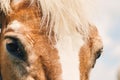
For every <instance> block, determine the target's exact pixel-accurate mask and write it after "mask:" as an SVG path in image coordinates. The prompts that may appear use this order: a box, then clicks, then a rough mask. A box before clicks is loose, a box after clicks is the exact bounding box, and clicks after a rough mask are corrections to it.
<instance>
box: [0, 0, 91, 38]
mask: <svg viewBox="0 0 120 80" xmlns="http://www.w3.org/2000/svg"><path fill="white" fill-rule="evenodd" d="M10 1H11V0H0V8H1V10H2V11H3V12H4V13H5V14H9V13H10V12H12V11H13V10H12V8H11V6H10ZM36 1H37V3H38V5H39V7H40V8H41V9H42V14H43V16H42V21H41V24H43V23H44V22H45V19H47V24H46V27H48V26H49V27H50V30H49V34H51V31H54V33H55V35H56V38H57V39H58V38H61V37H63V36H64V35H74V34H76V33H80V34H82V35H83V37H87V36H88V33H89V28H88V26H89V24H90V20H89V19H88V16H87V15H86V13H87V14H89V13H88V12H87V7H88V4H89V2H90V1H89V0H36ZM32 2H34V0H31V4H32ZM87 3H88V4H87ZM86 6H87V7H86Z"/></svg>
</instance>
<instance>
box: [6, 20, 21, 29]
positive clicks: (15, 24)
mask: <svg viewBox="0 0 120 80" xmlns="http://www.w3.org/2000/svg"><path fill="white" fill-rule="evenodd" d="M21 26H22V24H21V23H20V22H19V21H17V20H14V21H13V22H12V23H11V24H10V25H8V28H11V29H13V30H15V31H18V30H19V29H20V27H21Z"/></svg>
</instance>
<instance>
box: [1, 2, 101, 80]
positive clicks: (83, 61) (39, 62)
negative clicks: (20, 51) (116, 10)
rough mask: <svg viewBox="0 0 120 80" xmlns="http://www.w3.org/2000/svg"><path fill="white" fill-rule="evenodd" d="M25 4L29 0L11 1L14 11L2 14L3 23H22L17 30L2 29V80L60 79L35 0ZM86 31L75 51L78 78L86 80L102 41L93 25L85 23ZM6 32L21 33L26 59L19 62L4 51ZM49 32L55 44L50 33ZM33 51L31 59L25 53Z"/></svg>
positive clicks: (57, 65) (52, 50)
mask: <svg viewBox="0 0 120 80" xmlns="http://www.w3.org/2000/svg"><path fill="white" fill-rule="evenodd" d="M29 4H30V2H29V0H25V2H21V3H19V4H14V3H11V5H12V8H13V10H14V11H13V12H12V13H10V14H9V15H7V18H6V20H7V23H6V25H10V24H11V22H12V21H14V20H17V21H19V22H21V23H22V24H24V25H25V26H21V28H20V29H19V31H18V32H15V31H14V30H12V29H7V27H3V28H4V29H2V30H3V32H2V35H3V36H1V39H0V70H1V73H2V77H3V80H11V79H12V80H26V78H27V77H32V78H33V79H34V80H62V79H61V74H62V70H61V65H60V62H59V55H58V51H57V49H56V48H54V47H53V44H52V43H51V41H50V40H49V38H48V36H47V34H46V31H47V30H49V29H48V28H46V27H44V26H43V27H42V28H40V27H41V26H40V22H41V17H42V12H41V11H40V10H38V8H37V7H38V5H37V4H36V3H35V2H34V3H33V4H32V5H30V6H28V5H29ZM0 20H1V19H0ZM0 22H1V21H0ZM89 31H90V32H89V37H88V39H87V40H86V42H85V44H84V45H83V47H82V48H81V49H80V55H79V56H80V71H81V72H80V77H81V80H89V72H90V70H91V68H92V67H93V65H94V64H95V61H96V58H95V56H96V54H97V51H98V50H100V49H101V48H102V42H101V39H100V37H99V35H98V31H97V29H96V27H94V26H93V25H89ZM8 32H12V33H14V34H15V35H17V36H22V37H18V38H19V39H20V40H21V42H22V43H23V45H24V46H25V50H26V51H27V55H28V60H27V61H26V62H23V63H20V62H19V61H18V62H17V61H14V60H11V59H10V57H9V56H8V55H7V54H9V53H8V52H7V51H6V49H5V45H4V44H5V39H4V37H5V35H4V34H5V33H8ZM10 36H11V35H10ZM12 36H13V35H12ZM51 36H52V41H53V43H54V44H55V39H54V33H53V34H52V35H51ZM23 38H24V39H23ZM1 46H2V47H1ZM33 53H34V55H35V56H37V57H36V58H35V59H34V61H33V62H32V61H31V60H30V57H29V56H30V55H33ZM26 68H28V70H26ZM16 74H17V75H16ZM68 76H69V75H68Z"/></svg>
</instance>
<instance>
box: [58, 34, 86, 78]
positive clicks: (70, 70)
mask: <svg viewBox="0 0 120 80" xmlns="http://www.w3.org/2000/svg"><path fill="white" fill-rule="evenodd" d="M83 44H84V42H83V40H82V36H81V35H80V34H79V33H77V34H73V35H66V36H64V37H63V38H62V39H60V40H59V41H58V42H57V45H56V47H57V49H58V51H59V56H60V63H61V66H62V79H63V80H80V70H79V65H80V60H79V53H80V48H81V46H82V45H83Z"/></svg>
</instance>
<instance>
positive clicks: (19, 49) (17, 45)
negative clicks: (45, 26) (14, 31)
mask: <svg viewBox="0 0 120 80" xmlns="http://www.w3.org/2000/svg"><path fill="white" fill-rule="evenodd" d="M6 49H7V51H8V53H9V54H10V55H12V56H14V57H16V58H18V59H20V60H23V61H25V60H26V53H25V50H24V47H23V45H22V44H21V42H20V41H19V40H18V39H16V38H12V37H8V38H6Z"/></svg>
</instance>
